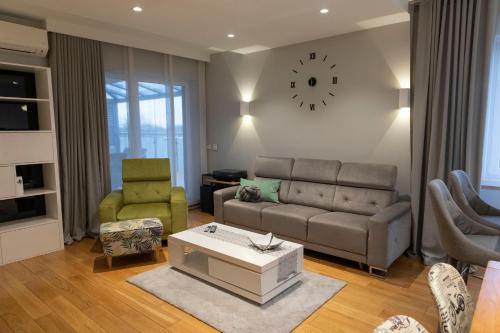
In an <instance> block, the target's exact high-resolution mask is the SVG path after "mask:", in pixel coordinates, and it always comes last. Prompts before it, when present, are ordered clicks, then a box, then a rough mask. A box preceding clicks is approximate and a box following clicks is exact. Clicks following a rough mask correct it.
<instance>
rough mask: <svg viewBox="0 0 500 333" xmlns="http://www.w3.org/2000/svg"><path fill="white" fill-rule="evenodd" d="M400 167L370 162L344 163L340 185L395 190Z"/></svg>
mask: <svg viewBox="0 0 500 333" xmlns="http://www.w3.org/2000/svg"><path fill="white" fill-rule="evenodd" d="M397 174H398V169H397V167H396V166H394V165H385V164H368V163H342V166H341V167H340V171H339V175H338V177H337V183H338V184H339V185H346V186H355V187H369V188H375V189H383V190H393V189H394V186H395V185H396V177H397Z"/></svg>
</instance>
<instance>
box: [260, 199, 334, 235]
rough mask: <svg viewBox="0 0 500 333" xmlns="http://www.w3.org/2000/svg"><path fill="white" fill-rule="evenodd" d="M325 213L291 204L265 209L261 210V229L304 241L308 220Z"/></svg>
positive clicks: (317, 209) (324, 211)
mask: <svg viewBox="0 0 500 333" xmlns="http://www.w3.org/2000/svg"><path fill="white" fill-rule="evenodd" d="M327 212H328V211H326V210H324V209H319V208H314V207H308V206H301V205H293V204H286V205H278V206H272V207H267V208H264V209H263V210H262V224H261V229H262V230H265V231H270V232H273V233H276V234H278V235H283V236H288V237H292V238H295V239H299V240H306V238H307V221H308V220H309V218H310V217H311V216H314V215H319V214H324V213H327Z"/></svg>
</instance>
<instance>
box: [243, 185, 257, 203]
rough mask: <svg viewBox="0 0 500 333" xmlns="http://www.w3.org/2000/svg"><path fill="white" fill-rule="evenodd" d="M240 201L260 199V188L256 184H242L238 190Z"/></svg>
mask: <svg viewBox="0 0 500 333" xmlns="http://www.w3.org/2000/svg"><path fill="white" fill-rule="evenodd" d="M240 201H246V202H258V201H260V189H259V188H258V187H257V186H248V185H247V186H243V187H242V188H241V190H240Z"/></svg>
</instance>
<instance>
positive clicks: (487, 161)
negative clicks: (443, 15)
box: [481, 36, 500, 187]
mask: <svg viewBox="0 0 500 333" xmlns="http://www.w3.org/2000/svg"><path fill="white" fill-rule="evenodd" d="M481 185H486V186H496V187H500V36H497V37H496V38H495V44H494V46H493V55H492V59H491V68H490V82H489V96H488V110H487V116H486V128H485V137H484V155H483V173H482V179H481Z"/></svg>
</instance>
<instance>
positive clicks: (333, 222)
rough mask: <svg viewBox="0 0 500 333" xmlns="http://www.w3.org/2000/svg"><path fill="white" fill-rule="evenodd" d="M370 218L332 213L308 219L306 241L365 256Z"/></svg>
mask: <svg viewBox="0 0 500 333" xmlns="http://www.w3.org/2000/svg"><path fill="white" fill-rule="evenodd" d="M369 219H370V217H369V216H365V215H359V214H351V213H343V212H332V213H327V214H321V215H316V216H313V217H311V218H310V219H309V227H308V232H307V240H308V241H309V242H312V243H317V244H320V245H324V246H329V247H333V248H336V249H339V250H343V251H348V252H353V253H357V254H361V255H366V247H367V240H368V222H369Z"/></svg>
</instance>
